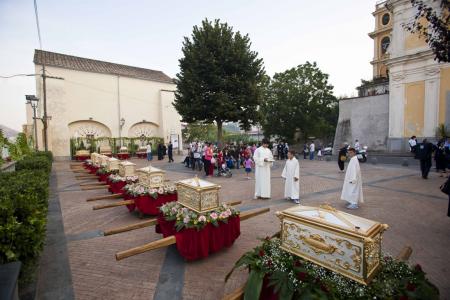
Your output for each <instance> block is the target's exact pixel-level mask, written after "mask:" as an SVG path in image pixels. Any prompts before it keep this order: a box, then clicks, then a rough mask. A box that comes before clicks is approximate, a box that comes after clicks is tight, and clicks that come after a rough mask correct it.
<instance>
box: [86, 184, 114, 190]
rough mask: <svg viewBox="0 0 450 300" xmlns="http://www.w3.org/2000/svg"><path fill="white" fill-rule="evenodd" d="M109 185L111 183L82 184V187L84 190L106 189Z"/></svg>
mask: <svg viewBox="0 0 450 300" xmlns="http://www.w3.org/2000/svg"><path fill="white" fill-rule="evenodd" d="M108 187H109V185H94V186H92V185H91V186H82V187H81V189H82V190H84V191H87V190H99V189H105V188H108Z"/></svg>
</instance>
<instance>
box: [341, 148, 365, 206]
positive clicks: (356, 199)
mask: <svg viewBox="0 0 450 300" xmlns="http://www.w3.org/2000/svg"><path fill="white" fill-rule="evenodd" d="M348 155H349V156H350V157H351V159H350V162H349V164H348V167H347V171H346V173H345V179H344V186H343V187H342V194H341V200H344V201H347V202H348V205H347V208H348V209H357V208H358V203H364V198H363V192H362V177H361V169H360V168H359V161H358V158H357V157H356V150H355V148H350V149H349V150H348Z"/></svg>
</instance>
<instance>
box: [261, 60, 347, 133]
mask: <svg viewBox="0 0 450 300" xmlns="http://www.w3.org/2000/svg"><path fill="white" fill-rule="evenodd" d="M261 113H262V115H263V116H264V119H263V121H262V127H263V130H264V134H265V135H266V136H278V137H280V138H283V139H285V140H287V141H289V142H292V141H295V137H296V135H297V134H298V133H300V134H301V136H302V137H303V138H304V139H306V138H308V137H309V136H311V135H314V136H318V137H324V138H331V137H332V136H333V135H334V130H335V128H336V123H337V118H338V106H337V99H336V97H334V96H333V86H332V85H330V84H328V75H327V74H325V73H323V72H322V71H321V70H320V69H319V68H318V67H317V64H316V63H315V62H314V63H310V62H306V63H305V64H303V65H299V66H297V67H296V68H292V69H289V70H287V71H285V72H282V73H276V74H275V75H274V76H273V79H272V80H271V81H270V82H269V83H268V84H267V90H266V99H265V101H264V103H263V104H262V106H261Z"/></svg>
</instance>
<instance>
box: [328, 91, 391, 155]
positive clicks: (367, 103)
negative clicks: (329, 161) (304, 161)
mask: <svg viewBox="0 0 450 300" xmlns="http://www.w3.org/2000/svg"><path fill="white" fill-rule="evenodd" d="M388 133H389V94H383V95H376V96H369V97H358V98H348V99H342V100H340V101H339V118H338V124H337V126H336V134H335V137H334V144H333V145H334V150H335V151H336V150H338V149H339V148H340V147H341V145H342V144H343V143H344V142H348V143H349V144H351V145H353V144H354V142H355V140H356V139H358V140H359V143H360V144H361V146H367V147H368V148H369V151H387V150H388V145H387V144H388V143H387V141H388ZM335 153H336V152H335Z"/></svg>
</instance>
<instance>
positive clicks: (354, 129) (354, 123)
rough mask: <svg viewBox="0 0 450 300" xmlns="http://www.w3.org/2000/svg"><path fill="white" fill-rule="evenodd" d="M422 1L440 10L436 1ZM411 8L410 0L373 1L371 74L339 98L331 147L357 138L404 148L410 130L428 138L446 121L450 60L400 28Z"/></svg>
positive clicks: (382, 147)
mask: <svg viewBox="0 0 450 300" xmlns="http://www.w3.org/2000/svg"><path fill="white" fill-rule="evenodd" d="M425 2H426V3H427V4H429V5H432V6H433V7H434V8H436V9H437V10H440V7H439V1H433V0H427V1H425ZM415 14H416V9H415V8H414V7H412V5H411V2H410V0H387V1H381V2H378V3H377V4H376V6H375V11H374V12H373V16H374V17H375V30H374V31H373V32H371V33H369V36H370V37H371V38H372V39H373V41H374V58H373V60H372V61H371V64H372V66H373V80H372V81H370V82H367V83H365V84H363V85H362V86H361V87H358V91H359V97H357V98H350V99H342V100H341V101H340V103H339V120H338V126H337V128H336V136H335V143H334V145H335V149H336V148H338V147H340V145H341V144H342V143H343V142H349V143H352V142H353V141H354V140H355V139H359V141H360V143H362V144H364V145H368V146H369V148H370V149H372V150H379V151H388V152H406V151H409V145H408V140H409V138H410V137H411V136H413V135H415V136H417V137H418V139H419V141H420V140H422V139H423V138H430V139H432V140H433V139H435V137H436V129H437V127H438V126H439V125H440V124H444V125H446V126H448V127H450V64H449V63H438V62H437V61H435V60H434V55H433V52H432V50H431V49H430V48H429V47H428V45H427V43H426V41H425V40H424V39H423V38H421V37H420V36H419V35H417V34H411V33H410V32H408V31H407V30H406V29H405V28H404V25H405V24H408V23H409V22H411V21H413V20H414V17H415ZM374 112H375V113H374Z"/></svg>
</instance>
